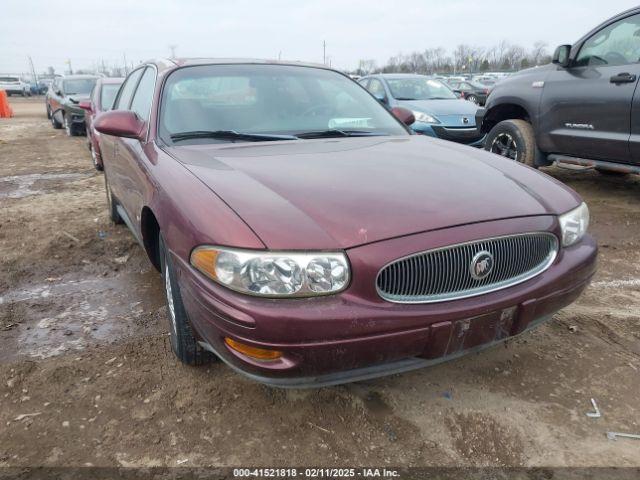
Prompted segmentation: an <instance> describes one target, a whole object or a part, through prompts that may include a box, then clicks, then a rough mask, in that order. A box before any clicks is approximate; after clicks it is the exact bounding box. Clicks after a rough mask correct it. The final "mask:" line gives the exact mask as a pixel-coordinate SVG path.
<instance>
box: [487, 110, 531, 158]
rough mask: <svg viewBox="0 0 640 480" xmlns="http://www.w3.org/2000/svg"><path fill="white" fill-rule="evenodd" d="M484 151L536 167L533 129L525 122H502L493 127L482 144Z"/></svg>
mask: <svg viewBox="0 0 640 480" xmlns="http://www.w3.org/2000/svg"><path fill="white" fill-rule="evenodd" d="M484 148H485V150H487V151H489V152H492V153H495V154H497V155H500V156H503V157H506V158H509V159H511V160H515V161H516V162H520V163H524V164H525V165H528V166H530V167H533V168H538V167H537V166H536V138H535V134H534V132H533V127H532V126H531V124H530V123H529V122H526V121H525V120H503V121H502V122H500V123H498V124H497V125H495V126H494V127H493V128H492V129H491V131H490V132H489V135H487V138H486V139H485V142H484Z"/></svg>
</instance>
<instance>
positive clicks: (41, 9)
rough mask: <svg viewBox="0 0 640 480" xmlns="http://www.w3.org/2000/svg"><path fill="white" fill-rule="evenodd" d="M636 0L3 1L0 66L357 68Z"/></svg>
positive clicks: (503, 36) (559, 27)
mask: <svg viewBox="0 0 640 480" xmlns="http://www.w3.org/2000/svg"><path fill="white" fill-rule="evenodd" d="M633 6H635V5H634V2H633V1H624V0H527V1H522V0H480V1H478V0H412V1H405V0H385V1H378V0H367V1H361V0H353V1H351V0H269V1H267V0H231V1H228V0H200V1H197V0H107V1H104V0H100V1H91V0H73V1H67V0H0V19H1V20H2V21H1V22H0V73H9V72H12V73H20V72H25V71H27V68H28V67H27V55H31V57H32V58H33V61H34V64H35V67H36V70H37V71H38V72H40V71H42V70H44V69H46V67H47V66H50V65H51V66H53V67H55V69H56V71H57V72H58V73H62V72H63V70H64V69H65V68H66V67H65V61H66V59H70V60H71V63H72V65H73V67H74V68H87V67H91V66H93V65H94V64H95V62H97V61H100V60H102V59H104V61H105V62H106V63H108V64H114V63H116V62H118V63H120V64H121V63H122V61H123V54H124V55H126V58H127V61H128V62H134V63H135V64H137V63H139V62H140V61H144V60H146V59H149V58H152V57H167V56H169V54H170V50H169V45H177V47H176V55H177V56H184V57H193V56H210V57H255V58H277V57H278V55H281V56H282V58H283V59H288V60H306V61H311V62H322V42H323V41H326V42H327V56H328V57H330V58H331V63H332V66H334V67H337V68H344V69H352V68H355V67H356V66H357V62H358V60H359V59H367V58H373V59H375V60H376V61H377V62H378V63H379V64H380V63H383V62H385V61H386V60H387V59H388V58H389V57H390V56H392V55H396V54H398V53H400V52H402V53H410V52H411V51H416V50H424V49H425V48H429V47H437V46H443V47H445V48H447V49H449V50H452V49H453V48H454V47H455V46H456V45H457V44H459V43H468V44H474V45H481V46H490V45H493V44H495V43H497V42H499V41H501V40H507V41H509V42H512V43H516V44H520V45H522V46H524V47H526V48H530V47H531V46H532V45H533V43H534V42H536V41H537V40H543V41H545V42H547V43H548V44H549V50H550V51H551V50H552V49H553V48H555V46H557V45H558V44H560V43H572V42H574V41H575V40H577V39H578V38H579V37H581V36H582V35H583V34H584V33H586V32H587V31H588V30H590V29H591V28H593V27H595V26H596V25H597V24H598V23H600V22H601V21H603V20H605V19H607V18H608V17H610V16H612V15H614V14H616V13H619V12H621V11H623V10H625V9H627V8H631V7H633Z"/></svg>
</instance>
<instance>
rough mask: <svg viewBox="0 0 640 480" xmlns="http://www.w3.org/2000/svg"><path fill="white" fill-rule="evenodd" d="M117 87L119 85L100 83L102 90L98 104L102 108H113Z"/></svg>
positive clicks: (118, 87)
mask: <svg viewBox="0 0 640 480" xmlns="http://www.w3.org/2000/svg"><path fill="white" fill-rule="evenodd" d="M119 89H120V85H115V84H106V85H102V91H101V92H100V106H101V107H102V109H103V110H111V109H112V108H113V101H114V100H115V99H116V95H117V94H118V90H119Z"/></svg>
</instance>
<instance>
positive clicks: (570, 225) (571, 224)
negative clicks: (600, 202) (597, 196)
mask: <svg viewBox="0 0 640 480" xmlns="http://www.w3.org/2000/svg"><path fill="white" fill-rule="evenodd" d="M560 228H561V229H562V246H563V247H569V246H571V245H573V244H574V243H577V242H579V241H580V239H581V238H582V237H584V234H585V233H587V228H589V208H588V207H587V204H586V203H584V202H583V203H582V204H581V205H580V206H579V207H578V208H575V209H573V210H571V211H570V212H567V213H565V214H564V215H560Z"/></svg>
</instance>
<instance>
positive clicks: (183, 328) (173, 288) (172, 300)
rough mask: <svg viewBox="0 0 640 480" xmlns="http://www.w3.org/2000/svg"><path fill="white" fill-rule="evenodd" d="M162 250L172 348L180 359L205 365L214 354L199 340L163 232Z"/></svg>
mask: <svg viewBox="0 0 640 480" xmlns="http://www.w3.org/2000/svg"><path fill="white" fill-rule="evenodd" d="M158 243H159V247H160V248H159V250H160V265H161V267H162V280H163V281H164V290H165V295H166V298H167V316H168V317H169V339H170V342H171V349H172V350H173V353H175V355H176V357H178V359H179V360H180V361H181V362H182V363H184V364H187V365H204V364H206V363H209V362H210V361H211V360H212V355H211V354H210V353H209V352H207V351H206V350H204V349H203V348H202V347H201V346H200V345H199V344H198V342H197V340H196V337H195V335H194V334H193V330H192V329H191V324H190V323H189V319H188V317H187V312H186V310H185V308H184V304H183V303H182V295H181V294H180V286H179V285H178V282H177V280H176V273H175V270H174V268H173V264H172V262H171V255H170V254H169V251H168V249H167V248H166V244H165V243H164V239H163V238H162V234H160V238H159V239H158Z"/></svg>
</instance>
